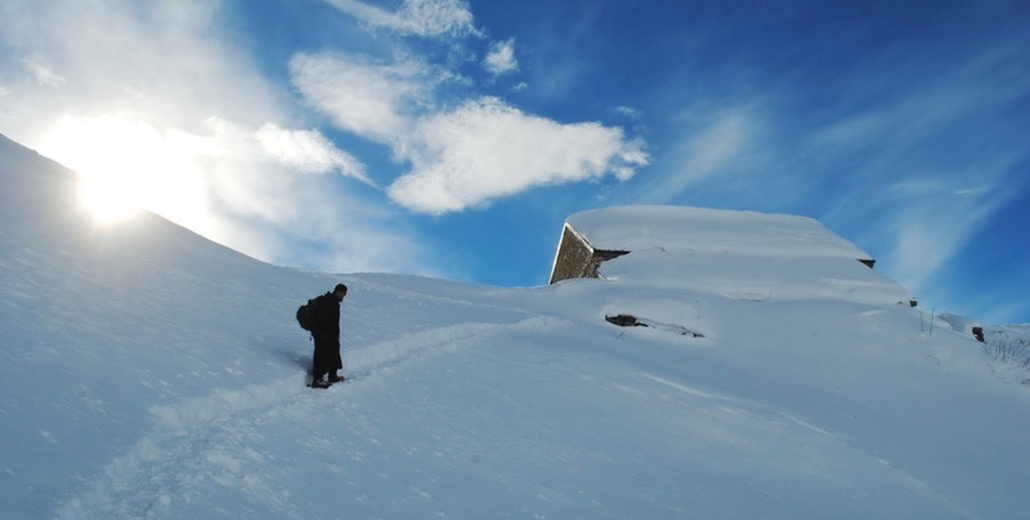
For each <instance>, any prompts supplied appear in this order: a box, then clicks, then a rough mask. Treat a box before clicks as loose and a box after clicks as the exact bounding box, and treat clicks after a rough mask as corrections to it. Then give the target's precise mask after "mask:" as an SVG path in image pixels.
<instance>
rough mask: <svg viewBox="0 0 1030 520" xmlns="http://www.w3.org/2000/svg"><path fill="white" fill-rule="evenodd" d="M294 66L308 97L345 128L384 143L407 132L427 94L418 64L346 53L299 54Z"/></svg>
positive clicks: (297, 77)
mask: <svg viewBox="0 0 1030 520" xmlns="http://www.w3.org/2000/svg"><path fill="white" fill-rule="evenodd" d="M290 70H291V72H292V73H293V83H294V84H295V85H296V86H297V88H298V89H299V90H300V92H301V94H303V96H304V98H305V99H306V100H307V101H308V102H309V103H311V104H312V105H314V106H315V107H317V108H318V109H319V110H321V111H323V112H325V113H327V114H329V115H330V116H332V118H333V122H334V123H335V124H336V125H337V126H338V127H339V128H341V129H344V130H347V131H350V132H353V133H355V134H357V135H360V136H363V137H367V138H369V139H373V140H376V141H380V142H382V141H390V140H392V138H393V136H396V135H399V134H402V133H403V132H404V131H405V129H406V128H407V127H409V126H410V124H411V121H410V118H409V116H407V115H406V114H405V113H406V112H409V111H411V110H412V109H413V108H414V107H415V106H417V105H420V104H421V103H422V102H423V100H424V98H425V97H426V94H425V93H424V90H425V87H423V86H422V85H421V84H419V83H418V82H417V81H416V80H415V76H417V75H418V74H419V73H420V72H421V69H420V67H419V66H418V65H416V64H414V63H406V64H399V65H370V64H366V63H363V62H361V61H360V60H358V59H355V58H353V57H350V56H345V55H342V54H318V55H308V54H298V55H296V56H294V58H293V59H292V60H291V61H290Z"/></svg>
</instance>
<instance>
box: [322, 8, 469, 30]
mask: <svg viewBox="0 0 1030 520" xmlns="http://www.w3.org/2000/svg"><path fill="white" fill-rule="evenodd" d="M324 1H325V2H326V3H328V4H330V5H332V6H334V7H336V8H337V9H339V10H340V11H342V12H344V13H347V14H349V15H351V16H353V17H355V18H357V19H358V20H361V21H362V22H363V23H367V24H369V25H371V26H373V27H383V28H387V29H392V30H395V31H399V32H401V33H406V34H416V35H420V36H439V35H443V34H450V35H453V36H463V35H467V34H477V33H478V31H476V29H475V27H474V26H473V25H472V12H471V11H470V10H469V8H468V5H467V4H466V3H465V2H462V1H460V0H404V3H403V4H401V6H400V8H399V9H398V10H397V11H393V12H391V11H387V10H385V9H381V8H379V7H375V6H372V5H369V4H367V3H364V2H359V1H357V0H324Z"/></svg>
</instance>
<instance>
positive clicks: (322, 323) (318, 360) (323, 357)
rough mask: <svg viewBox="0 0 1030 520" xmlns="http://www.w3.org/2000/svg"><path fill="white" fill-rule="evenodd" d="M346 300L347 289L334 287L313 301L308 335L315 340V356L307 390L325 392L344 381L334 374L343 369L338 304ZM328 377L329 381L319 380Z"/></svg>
mask: <svg viewBox="0 0 1030 520" xmlns="http://www.w3.org/2000/svg"><path fill="white" fill-rule="evenodd" d="M345 296H347V286H346V285H343V284H342V283H341V284H337V286H336V288H334V289H333V292H331V293H330V292H327V293H325V294H323V295H322V296H319V297H317V298H315V309H314V316H313V318H314V319H313V322H312V326H311V335H312V336H313V337H314V338H315V354H314V356H313V359H312V363H311V365H312V366H311V375H312V377H313V379H312V380H311V388H328V387H329V385H331V384H333V383H336V382H339V381H343V380H344V379H345V378H344V377H343V376H341V375H337V373H336V371H337V370H340V369H341V368H343V359H341V358H340V302H342V301H343V298H344V297H345ZM326 375H328V376H329V377H328V378H326V379H323V377H325V376H326Z"/></svg>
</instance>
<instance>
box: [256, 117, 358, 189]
mask: <svg viewBox="0 0 1030 520" xmlns="http://www.w3.org/2000/svg"><path fill="white" fill-rule="evenodd" d="M254 137H255V138H256V139H257V142H258V143H260V144H261V149H262V150H263V151H264V152H265V153H266V154H268V157H270V158H271V159H273V160H274V161H276V162H279V163H281V164H283V165H287V166H289V167H291V168H295V169H297V170H298V171H300V172H304V173H326V172H329V171H332V170H338V171H339V172H340V173H341V174H343V175H346V176H348V177H353V178H355V179H358V180H360V181H363V182H365V183H368V184H371V183H372V181H371V180H369V178H368V177H367V176H366V175H365V165H364V164H362V163H361V161H359V160H358V159H357V158H355V157H354V156H353V155H351V154H349V153H346V152H344V151H342V150H340V149H339V148H337V147H336V146H335V145H334V144H333V143H332V142H330V141H329V140H328V139H326V138H325V136H323V135H322V134H321V133H320V132H318V131H316V130H287V129H285V128H281V127H280V126H279V125H276V124H275V123H266V124H265V125H264V126H262V127H261V128H260V129H259V130H258V131H257V132H255V134H254Z"/></svg>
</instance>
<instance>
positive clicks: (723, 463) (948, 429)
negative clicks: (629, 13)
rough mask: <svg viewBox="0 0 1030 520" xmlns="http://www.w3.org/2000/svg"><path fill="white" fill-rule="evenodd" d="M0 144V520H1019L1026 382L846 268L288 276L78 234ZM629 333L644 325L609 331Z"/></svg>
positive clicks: (90, 230) (709, 257)
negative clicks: (506, 276)
mask: <svg viewBox="0 0 1030 520" xmlns="http://www.w3.org/2000/svg"><path fill="white" fill-rule="evenodd" d="M0 145H2V148H0V184H2V185H3V186H4V187H5V189H4V190H3V192H2V193H0V198H3V201H2V203H0V216H2V217H3V219H4V220H3V227H2V228H0V323H2V324H3V327H2V329H0V417H2V418H3V419H4V424H5V427H4V430H3V433H2V434H0V440H2V441H3V442H4V445H5V446H8V447H9V448H8V449H5V450H4V451H2V452H0V469H2V472H0V499H2V500H3V503H4V504H5V510H4V514H5V518H12V519H19V520H20V519H36V518H66V519H79V518H114V519H117V518H168V519H178V518H181V519H195V518H233V519H236V518H241V517H242V518H268V519H273V518H274V519H281V518H304V519H311V518H426V517H441V518H457V519H470V520H471V519H481V518H498V517H502V518H504V517H509V518H591V519H602V518H612V519H616V518H649V519H663V518H669V519H673V518H676V519H679V518H706V519H738V518H739V519H742V518H748V519H750V518H759V517H760V518H770V519H791V520H795V519H797V518H843V519H850V518H853V519H868V518H898V519H910V518H934V519H951V518H955V519H967V518H983V519H986V518H1015V517H1018V516H1019V515H1020V514H1022V512H1023V511H1025V510H1026V509H1027V508H1030V498H1028V497H1027V495H1026V493H1025V486H1024V484H1023V483H1024V482H1025V481H1026V480H1027V478H1028V477H1030V470H1028V469H1027V468H1026V465H1025V461H1026V460H1028V459H1030V445H1028V443H1027V442H1026V432H1027V431H1030V400H1028V398H1030V387H1028V386H1026V385H1024V384H1021V383H1022V381H1023V380H1025V379H1027V378H1028V376H1030V374H1028V371H1027V370H1026V369H1025V368H1019V367H1014V368H1013V367H1011V366H1010V365H1006V364H1003V363H1001V362H1000V361H998V360H996V359H993V358H992V357H991V356H990V355H988V353H986V352H985V350H984V348H983V347H982V346H981V344H980V343H978V342H976V341H975V340H974V339H972V337H970V334H969V332H968V331H965V330H963V327H964V325H962V323H964V322H961V321H960V320H953V319H952V320H950V321H947V322H946V321H943V320H942V319H940V318H939V317H935V316H930V315H929V314H926V313H923V312H921V311H920V310H919V309H913V308H910V307H908V306H907V305H898V304H897V302H896V301H892V297H893V296H896V295H897V294H899V293H901V292H903V291H901V290H900V288H897V286H896V284H893V282H890V281H889V280H886V279H884V278H882V277H879V275H876V274H875V272H874V271H870V270H869V269H867V268H866V267H865V266H862V265H861V264H859V263H858V262H855V261H854V259H849V258H847V257H846V256H844V254H843V253H842V251H844V249H846V248H838V247H837V246H828V247H827V250H829V251H831V253H827V254H826V255H822V256H820V255H814V256H813V255H801V256H798V255H779V256H780V257H782V258H787V257H788V256H792V257H793V261H792V262H787V261H784V262H769V261H768V257H765V256H762V255H758V256H754V255H752V254H751V253H747V252H744V251H742V250H740V249H738V250H736V251H735V252H733V253H732V254H730V255H727V256H724V257H722V260H726V261H723V262H719V261H715V260H718V259H719V258H720V257H719V255H722V254H723V253H721V252H720V251H716V250H712V251H709V252H707V253H704V254H703V255H700V256H695V257H693V258H694V259H693V260H690V261H691V262H693V264H686V265H687V267H689V268H686V267H680V268H679V270H676V269H675V268H674V265H675V262H666V260H667V259H669V258H673V256H669V255H675V254H679V252H678V250H677V251H671V250H670V248H668V247H666V248H665V251H664V252H663V251H662V250H660V249H657V248H652V249H650V250H635V251H634V252H633V253H631V254H629V255H626V256H625V257H621V258H619V259H616V260H613V261H611V262H608V263H607V264H606V265H605V266H604V268H605V272H604V274H605V276H606V277H607V279H601V280H597V279H591V280H568V281H565V282H562V283H559V284H556V285H553V286H547V287H534V288H525V289H504V288H496V287H485V286H477V285H469V284H461V283H455V282H448V281H444V280H433V279H427V278H419V277H411V276H398V275H386V274H347V275H329V274H324V273H308V272H303V271H298V270H295V269H283V268H278V267H274V266H270V265H266V264H262V263H260V262H257V261H255V260H253V259H251V258H248V257H246V256H243V255H240V254H237V253H235V252H233V251H230V250H228V249H226V248H224V247H221V246H218V245H216V244H212V243H210V242H208V241H206V240H204V239H202V238H200V237H198V236H196V235H194V234H192V233H190V232H188V231H186V230H184V229H182V228H179V227H177V226H174V225H172V224H170V223H169V222H167V221H165V220H163V219H160V218H157V217H153V216H147V215H144V216H142V217H141V218H137V219H135V220H133V221H130V222H125V223H123V224H121V225H118V226H115V227H107V228H104V227H100V226H97V225H95V224H94V223H93V222H91V221H90V220H89V219H88V218H87V217H88V215H85V214H83V213H82V212H80V211H79V210H78V209H77V206H76V204H75V203H74V200H73V199H70V198H68V197H73V194H74V192H75V190H74V185H73V182H74V176H73V175H71V174H70V172H67V171H64V170H62V169H61V168H60V167H59V166H57V165H54V164H53V163H51V162H49V161H46V160H44V159H42V158H40V157H38V156H36V155H35V154H33V153H31V152H28V151H25V150H23V149H21V148H19V147H17V146H16V145H14V144H12V143H9V142H0ZM23 192H28V193H35V194H36V195H38V196H35V195H34V197H35V198H34V199H31V200H32V201H33V202H31V203H30V202H25V199H19V198H17V197H16V196H15V194H18V193H23ZM662 211H671V210H667V209H664V210H662ZM688 211H692V210H688ZM729 217H730V216H729V215H727V220H726V222H727V224H726V225H727V226H730V224H729V222H730V221H732V218H729ZM740 218H743V219H745V220H753V219H754V218H755V217H754V216H748V215H744V216H740ZM773 220H777V219H773ZM783 222H794V220H793V219H786V220H784V221H783ZM713 225H714V224H713ZM720 225H721V224H720ZM805 225H807V224H805ZM720 233H721V231H720ZM712 236H721V235H719V233H715V234H714V235H712ZM806 240H807V239H806ZM820 240H821V239H820ZM671 249H677V248H671ZM816 249H818V248H816ZM834 251H837V252H841V253H840V255H841V256H835V255H837V253H836V252H834ZM682 252H686V253H689V252H690V250H689V249H687V248H685V249H682ZM695 252H696V249H695ZM638 253H645V254H638ZM648 255H651V256H648ZM662 255H666V256H662ZM774 256H775V255H774ZM679 258H680V259H684V258H686V257H679ZM799 258H800V259H801V260H800V263H801V264H802V266H801V267H798V266H795V263H794V262H797V261H798V259H799ZM705 262H708V263H707V264H706V263H705ZM852 264H854V267H855V269H857V270H855V271H851V270H850V269H851V266H852ZM806 271H807V275H808V276H805V275H806ZM674 275H675V276H674ZM813 278H814V279H813ZM340 281H343V282H345V283H347V284H348V285H349V286H350V287H351V293H350V294H349V295H348V298H347V300H346V301H345V302H344V307H343V314H342V320H341V328H342V330H343V334H342V341H343V345H344V360H345V361H344V362H345V372H346V373H347V374H348V375H350V376H352V381H351V382H348V383H345V384H340V385H334V386H333V387H332V388H329V389H327V390H317V391H316V390H311V389H308V388H306V387H304V386H303V379H304V370H305V369H306V366H307V364H308V362H309V356H310V348H311V346H310V341H309V339H308V337H307V335H306V334H305V333H304V332H303V331H301V330H300V329H299V328H297V327H296V325H295V323H294V321H293V316H292V315H293V311H294V310H295V309H296V306H297V305H299V304H300V303H301V302H303V301H305V300H306V299H307V298H310V297H312V296H314V295H316V294H319V293H322V292H325V291H326V290H328V289H329V288H331V287H332V285H333V284H335V283H337V282H340ZM622 312H630V313H638V314H639V315H640V316H641V317H643V318H646V319H649V320H651V322H652V323H655V324H660V325H663V327H630V328H623V327H617V326H614V325H612V324H610V323H608V322H606V321H605V317H606V316H607V315H610V314H613V313H622ZM949 319H950V318H949ZM955 324H958V325H955ZM681 329H683V330H690V331H695V332H699V333H701V335H702V336H703V337H695V336H692V335H684V334H680V333H678V331H680V330H681ZM1005 330H1006V331H1018V330H1020V329H1019V328H1018V327H1009V328H1006V329H1005Z"/></svg>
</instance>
